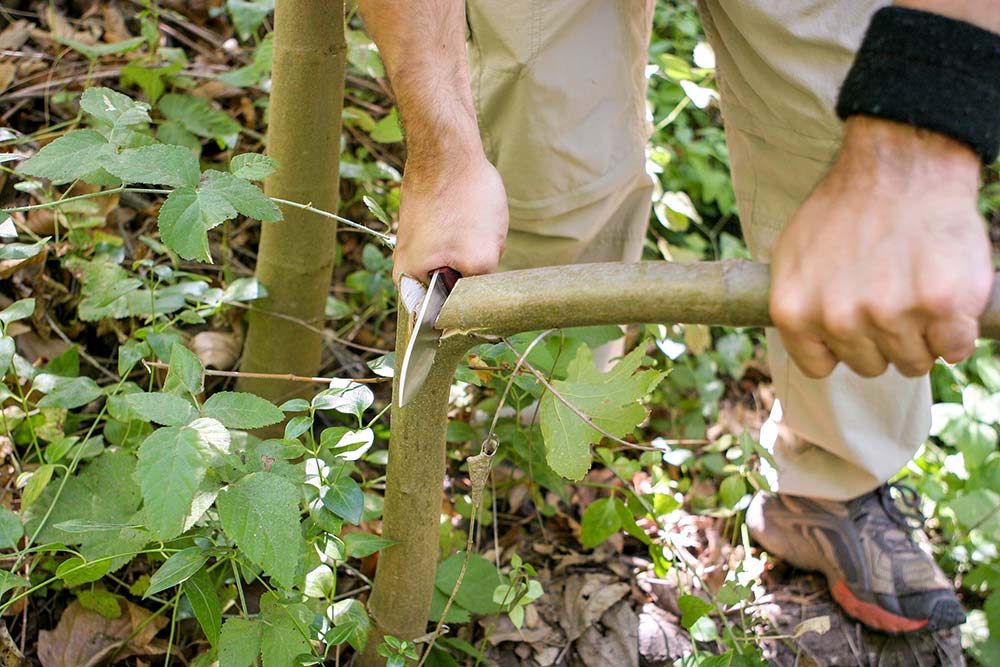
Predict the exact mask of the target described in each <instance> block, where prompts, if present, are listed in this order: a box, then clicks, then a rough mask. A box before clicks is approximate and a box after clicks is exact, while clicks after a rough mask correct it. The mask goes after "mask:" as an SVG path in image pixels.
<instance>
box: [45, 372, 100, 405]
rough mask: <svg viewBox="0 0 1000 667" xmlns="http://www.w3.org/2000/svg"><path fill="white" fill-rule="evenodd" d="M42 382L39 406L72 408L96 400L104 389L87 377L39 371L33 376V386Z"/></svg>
mask: <svg viewBox="0 0 1000 667" xmlns="http://www.w3.org/2000/svg"><path fill="white" fill-rule="evenodd" d="M49 378H52V380H51V381H50V380H49ZM43 384H44V386H45V389H44V391H45V396H44V397H43V398H41V399H40V400H39V401H38V403H37V405H38V407H40V408H65V409H67V410H72V409H73V408H79V407H80V406H83V405H86V404H87V403H90V402H91V401H94V400H97V399H98V398H100V397H101V396H102V395H103V394H104V390H102V389H101V387H100V386H99V385H98V384H97V383H96V382H94V381H93V380H92V379H91V378H88V377H76V378H64V377H59V376H55V375H50V374H48V373H41V374H39V375H37V376H36V377H35V384H34V386H35V388H36V389H37V388H39V387H40V386H43Z"/></svg>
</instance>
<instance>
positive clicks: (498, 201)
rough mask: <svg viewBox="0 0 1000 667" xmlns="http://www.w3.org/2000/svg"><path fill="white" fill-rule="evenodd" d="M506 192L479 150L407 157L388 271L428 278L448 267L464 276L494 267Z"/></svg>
mask: <svg viewBox="0 0 1000 667" xmlns="http://www.w3.org/2000/svg"><path fill="white" fill-rule="evenodd" d="M507 215H508V214H507V193H506V191H505V190H504V187H503V181H501V180H500V174H499V173H497V170H496V168H495V167H494V166H493V165H492V164H490V163H489V162H488V161H487V160H486V157H485V156H484V155H483V154H482V152H481V151H476V152H473V154H471V155H462V154H458V153H453V154H451V155H449V156H445V157H441V158H439V159H434V160H426V159H420V160H415V159H412V158H411V159H410V160H408V161H407V164H406V169H405V170H404V173H403V186H402V192H401V194H400V210H399V217H400V220H399V231H398V234H397V236H396V250H395V252H394V253H393V269H392V276H393V280H395V281H396V284H399V278H400V276H401V275H402V274H404V273H405V274H408V275H411V276H413V277H414V278H417V279H419V280H427V279H428V276H429V274H430V272H431V271H433V270H434V269H437V268H441V267H449V268H451V269H454V270H455V271H458V272H459V273H460V274H461V275H463V276H474V275H478V274H481V273H491V272H493V271H495V270H496V268H497V264H499V262H500V256H501V255H502V254H503V250H504V243H505V239H506V238H507Z"/></svg>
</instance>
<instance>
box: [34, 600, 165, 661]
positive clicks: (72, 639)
mask: <svg viewBox="0 0 1000 667" xmlns="http://www.w3.org/2000/svg"><path fill="white" fill-rule="evenodd" d="M122 604H124V605H125V606H126V609H127V613H125V614H122V615H121V617H120V618H115V619H110V618H104V617H103V616H101V615H100V614H98V613H97V612H96V611H91V610H89V609H84V607H83V605H81V604H80V602H79V601H76V600H74V601H73V603H72V604H70V606H68V607H67V608H66V611H64V612H63V614H62V617H61V618H60V619H59V624H58V625H57V626H56V629H55V630H52V631H46V630H42V631H41V632H39V633H38V659H39V660H40V661H41V663H42V667H97V665H99V664H101V663H102V662H103V661H104V660H106V659H107V658H108V656H110V655H111V654H112V653H114V651H115V649H116V648H117V647H118V645H119V644H121V643H122V642H123V641H125V640H126V639H127V638H128V637H129V635H131V634H132V633H133V632H135V631H136V629H137V628H141V629H139V631H138V632H137V633H136V635H135V637H132V639H131V640H130V641H129V642H128V644H127V645H126V646H125V648H124V649H122V651H121V652H120V653H119V654H118V656H117V660H124V659H125V658H128V657H130V656H134V655H160V654H162V653H164V652H165V651H166V643H165V642H162V641H154V639H153V638H154V637H155V636H156V633H157V632H159V631H160V630H162V629H163V627H164V626H165V625H166V624H167V619H165V618H163V617H162V616H157V617H155V618H153V619H152V620H149V619H150V617H151V616H152V615H153V614H152V612H150V611H148V610H146V609H143V608H142V607H140V606H138V605H134V604H132V603H131V602H129V601H127V600H124V601H122ZM147 621H148V623H147ZM144 623H145V625H143V624H144ZM117 660H116V661H117Z"/></svg>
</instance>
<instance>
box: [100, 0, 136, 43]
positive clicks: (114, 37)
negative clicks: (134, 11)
mask: <svg viewBox="0 0 1000 667" xmlns="http://www.w3.org/2000/svg"><path fill="white" fill-rule="evenodd" d="M103 38H104V41H105V42H109V43H114V42H124V41H125V40H126V39H131V38H132V33H131V32H129V30H128V28H127V27H126V26H125V16H124V15H123V14H122V10H121V9H119V8H118V5H117V4H115V3H109V4H106V5H104V35H103Z"/></svg>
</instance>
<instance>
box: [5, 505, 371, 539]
mask: <svg viewBox="0 0 1000 667" xmlns="http://www.w3.org/2000/svg"><path fill="white" fill-rule="evenodd" d="M22 537H24V524H22V523H21V517H20V516H19V515H18V514H17V513H16V512H12V511H10V510H9V509H7V508H6V507H0V549H16V548H17V543H18V542H19V541H20V540H21V538H22ZM372 537H375V536H374V535H372Z"/></svg>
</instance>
